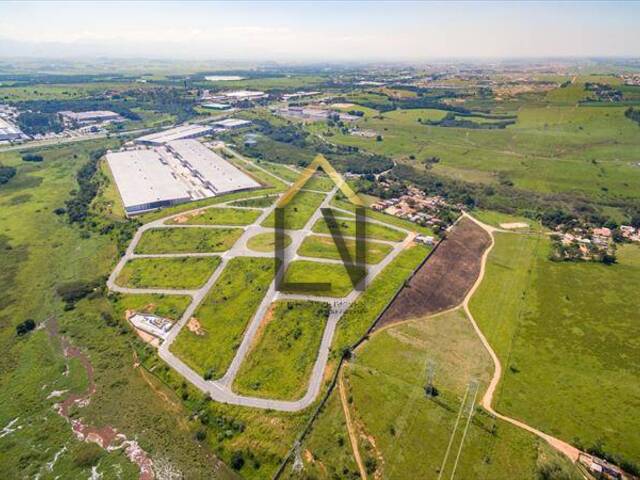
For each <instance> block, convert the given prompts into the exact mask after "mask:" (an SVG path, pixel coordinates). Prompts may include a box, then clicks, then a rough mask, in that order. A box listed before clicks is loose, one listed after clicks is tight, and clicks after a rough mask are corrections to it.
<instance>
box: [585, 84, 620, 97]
mask: <svg viewBox="0 0 640 480" xmlns="http://www.w3.org/2000/svg"><path fill="white" fill-rule="evenodd" d="M584 89H585V90H586V91H588V92H593V94H594V95H595V98H593V97H589V98H588V99H587V100H586V101H588V102H620V101H621V100H622V92H621V91H620V90H618V89H617V88H613V87H612V86H611V85H609V84H607V83H590V82H587V83H585V84H584Z"/></svg>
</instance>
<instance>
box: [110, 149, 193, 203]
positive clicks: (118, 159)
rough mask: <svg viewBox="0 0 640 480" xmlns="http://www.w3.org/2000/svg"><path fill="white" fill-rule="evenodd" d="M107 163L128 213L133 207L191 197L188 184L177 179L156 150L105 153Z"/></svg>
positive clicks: (184, 199)
mask: <svg viewBox="0 0 640 480" xmlns="http://www.w3.org/2000/svg"><path fill="white" fill-rule="evenodd" d="M107 162H108V163H109V167H110V168H111V172H112V173H113V177H114V179H115V181H116V184H117V186H118V190H119V191H120V196H121V197H122V203H123V204H124V207H125V209H126V210H127V211H128V212H131V211H135V210H137V209H136V207H142V206H145V205H147V206H149V205H152V204H157V203H160V202H165V203H174V202H179V201H186V200H189V199H190V198H191V196H190V194H189V191H188V188H187V185H185V184H184V183H182V182H180V181H178V180H177V179H176V177H175V175H174V174H173V173H172V171H171V169H169V168H168V167H167V165H166V162H164V161H163V159H162V157H161V156H160V154H159V153H158V152H157V151H156V150H127V151H123V152H115V153H108V154H107ZM149 208H152V207H149Z"/></svg>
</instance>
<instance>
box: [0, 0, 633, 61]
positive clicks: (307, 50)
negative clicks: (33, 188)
mask: <svg viewBox="0 0 640 480" xmlns="http://www.w3.org/2000/svg"><path fill="white" fill-rule="evenodd" d="M638 19H640V2H630V1H625V2H550V1H548V2H520V3H515V2H364V1H360V2H347V1H341V2H331V1H325V2H319V1H316V2H294V1H288V2H267V1H262V2H237V1H236V2H179V3H178V2H139V3H137V2H95V3H93V2H42V3H39V2H9V1H4V2H0V56H1V57H50V58H87V57H95V56H106V57H117V58H126V57H130V58H135V57H145V58H158V59H186V60H188V59H203V60H209V59H212V60H215V59H219V60H223V59H224V60H258V61H416V60H418V61H419V60H429V59H444V58H504V57H508V58H514V57H585V56H591V57H593V56H640V28H638Z"/></svg>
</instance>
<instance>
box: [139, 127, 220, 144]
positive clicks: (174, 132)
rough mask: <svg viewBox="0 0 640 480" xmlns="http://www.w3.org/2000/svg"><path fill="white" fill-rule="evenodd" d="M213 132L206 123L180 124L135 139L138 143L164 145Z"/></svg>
mask: <svg viewBox="0 0 640 480" xmlns="http://www.w3.org/2000/svg"><path fill="white" fill-rule="evenodd" d="M212 132H213V127H209V126H206V125H197V124H195V123H194V124H190V125H181V126H179V127H174V128H170V129H168V130H163V131H161V132H156V133H151V134H149V135H144V136H143V137H139V138H136V139H135V143H137V144H139V145H164V144H165V143H169V142H172V141H174V140H185V139H188V138H198V137H202V136H204V135H207V134H209V133H212Z"/></svg>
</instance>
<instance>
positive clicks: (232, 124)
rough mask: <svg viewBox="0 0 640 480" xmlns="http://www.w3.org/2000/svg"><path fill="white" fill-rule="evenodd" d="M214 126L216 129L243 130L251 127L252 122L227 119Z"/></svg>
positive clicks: (215, 123)
mask: <svg viewBox="0 0 640 480" xmlns="http://www.w3.org/2000/svg"><path fill="white" fill-rule="evenodd" d="M213 124H214V125H215V126H216V127H220V128H225V129H229V130H233V129H235V128H242V127H246V126H248V125H251V120H241V119H239V118H225V119H224V120H219V121H217V122H213Z"/></svg>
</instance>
